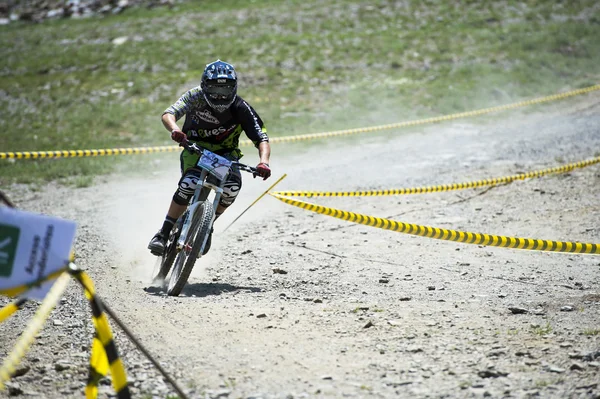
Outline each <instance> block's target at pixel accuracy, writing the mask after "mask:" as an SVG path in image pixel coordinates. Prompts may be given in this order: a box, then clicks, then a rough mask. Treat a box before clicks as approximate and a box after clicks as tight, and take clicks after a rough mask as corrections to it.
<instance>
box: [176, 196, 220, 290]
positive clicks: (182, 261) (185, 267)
mask: <svg viewBox="0 0 600 399" xmlns="http://www.w3.org/2000/svg"><path fill="white" fill-rule="evenodd" d="M191 217H192V220H191V224H190V229H189V230H188V234H187V236H186V237H185V241H184V245H183V248H182V249H181V250H180V251H179V253H178V254H177V257H176V258H175V265H174V266H173V271H172V272H171V278H170V279H169V285H168V287H167V295H170V296H177V295H179V294H180V293H181V290H182V289H183V287H184V286H185V284H186V283H187V279H188V278H189V276H190V273H191V272H192V269H193V268H194V264H195V263H196V259H197V258H198V254H200V250H201V249H202V246H203V245H204V243H205V242H206V239H207V238H208V235H209V234H210V227H211V222H212V218H213V207H212V204H211V203H209V202H208V201H204V202H203V203H201V204H199V205H198V206H197V207H196V209H195V210H194V214H193V215H191Z"/></svg>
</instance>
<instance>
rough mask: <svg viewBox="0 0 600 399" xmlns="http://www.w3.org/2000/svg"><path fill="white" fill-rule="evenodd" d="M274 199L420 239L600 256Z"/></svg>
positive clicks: (590, 250)
mask: <svg viewBox="0 0 600 399" xmlns="http://www.w3.org/2000/svg"><path fill="white" fill-rule="evenodd" d="M271 195H272V196H273V197H275V198H277V199H278V200H281V201H283V202H285V203H286V204H290V205H293V206H297V207H299V208H302V209H306V210H309V211H312V212H316V213H320V214H323V215H327V216H332V217H335V218H338V219H342V220H347V221H350V222H354V223H359V224H364V225H366V226H372V227H377V228H380V229H384V230H392V231H397V232H399V233H405V234H411V235H417V236H421V237H429V238H435V239H438V240H447V241H455V242H462V243H464V244H475V245H489V246H493V247H502V248H515V249H528V250H534V251H549V252H569V253H581V254H600V244H589V243H581V242H568V241H567V242H564V241H549V240H538V239H533V238H518V237H504V236H497V235H491V234H480V233H471V232H464V231H456V230H447V229H442V228H439V227H430V226H421V225H418V224H410V223H403V222H397V221H394V220H390V219H382V218H378V217H373V216H366V215H361V214H359V213H353V212H347V211H341V210H339V209H334V208H327V207H324V206H320V205H315V204H311V203H308V202H304V201H300V200H295V199H292V198H286V197H282V196H280V195H277V194H271Z"/></svg>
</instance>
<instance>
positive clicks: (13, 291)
mask: <svg viewBox="0 0 600 399" xmlns="http://www.w3.org/2000/svg"><path fill="white" fill-rule="evenodd" d="M65 271H67V268H66V267H65V268H62V269H59V270H56V271H55V272H52V273H50V274H48V275H47V276H44V277H42V278H40V279H37V280H35V281H33V282H31V283H28V284H23V285H19V286H17V287H12V288H5V289H1V290H0V295H6V296H10V297H15V296H18V295H21V294H22V293H24V292H27V291H29V290H30V289H32V288H34V287H38V286H40V285H41V284H42V283H44V282H46V281H49V280H54V279H55V278H57V277H58V276H60V275H61V274H63V273H64V272H65Z"/></svg>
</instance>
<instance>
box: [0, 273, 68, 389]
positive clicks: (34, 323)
mask: <svg viewBox="0 0 600 399" xmlns="http://www.w3.org/2000/svg"><path fill="white" fill-rule="evenodd" d="M70 280H71V278H70V277H69V275H68V274H67V273H63V274H62V275H61V276H60V277H58V278H57V279H56V282H55V283H54V285H53V286H52V288H50V291H49V292H48V294H47V295H46V297H45V298H44V300H43V302H42V304H41V305H40V307H39V309H38V310H37V312H36V314H35V315H34V316H33V318H32V319H31V321H30V322H29V324H28V325H27V328H26V329H25V331H23V334H21V336H20V337H19V340H18V341H17V343H16V344H15V347H14V348H13V350H12V352H11V353H10V354H9V355H8V357H7V358H6V359H5V361H4V363H3V364H2V367H0V390H2V389H4V383H6V382H7V381H8V380H9V379H10V377H11V376H12V375H13V374H14V372H15V369H16V367H17V366H18V365H19V363H20V362H21V359H23V357H24V356H25V354H26V353H27V351H28V350H29V347H30V346H31V343H32V342H33V340H34V339H35V336H36V335H37V334H38V333H39V331H40V330H41V329H42V327H43V326H44V323H45V322H46V320H47V319H48V317H49V316H50V312H52V309H54V307H55V306H56V303H57V302H58V301H59V300H60V297H61V296H62V294H63V292H64V291H65V289H66V288H67V285H68V284H69V281H70ZM13 309H14V308H13ZM14 311H16V309H14ZM13 313H14V312H13Z"/></svg>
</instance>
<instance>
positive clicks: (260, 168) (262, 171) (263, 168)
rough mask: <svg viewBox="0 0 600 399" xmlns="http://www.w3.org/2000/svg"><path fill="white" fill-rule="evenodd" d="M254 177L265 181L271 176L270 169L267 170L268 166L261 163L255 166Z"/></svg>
mask: <svg viewBox="0 0 600 399" xmlns="http://www.w3.org/2000/svg"><path fill="white" fill-rule="evenodd" d="M256 176H260V177H262V178H263V180H267V179H268V178H269V176H271V168H269V164H268V163H264V162H261V163H259V164H258V165H256V174H255V175H254V177H256Z"/></svg>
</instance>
